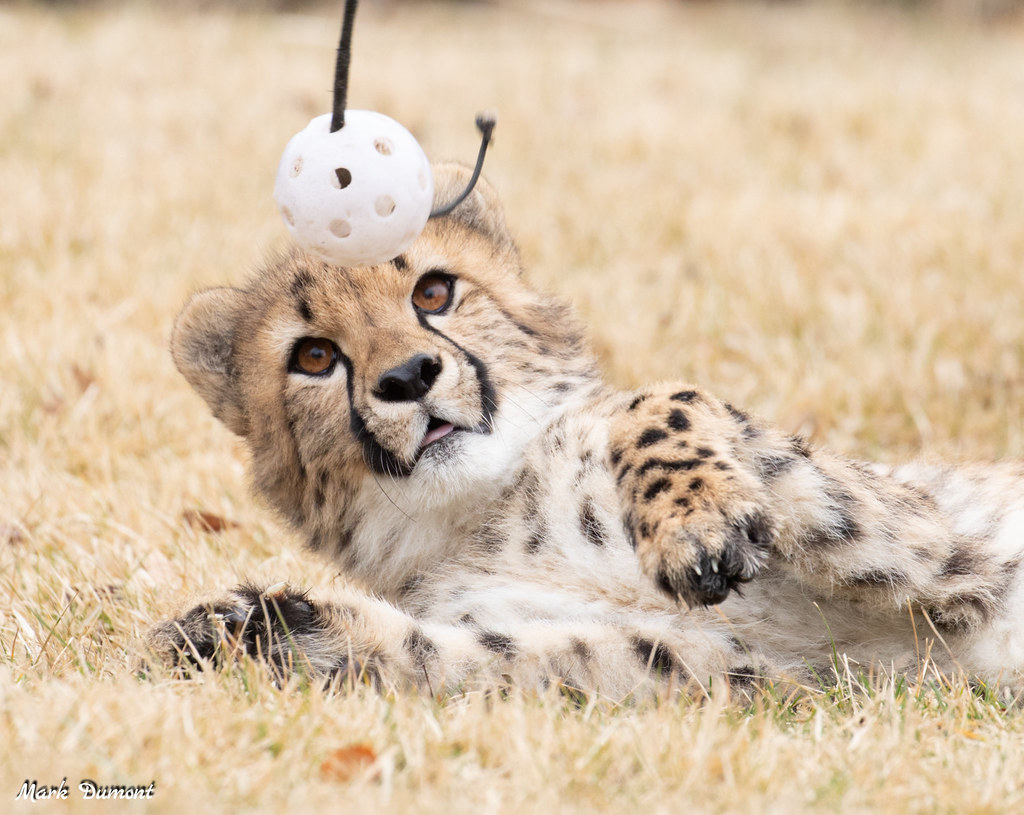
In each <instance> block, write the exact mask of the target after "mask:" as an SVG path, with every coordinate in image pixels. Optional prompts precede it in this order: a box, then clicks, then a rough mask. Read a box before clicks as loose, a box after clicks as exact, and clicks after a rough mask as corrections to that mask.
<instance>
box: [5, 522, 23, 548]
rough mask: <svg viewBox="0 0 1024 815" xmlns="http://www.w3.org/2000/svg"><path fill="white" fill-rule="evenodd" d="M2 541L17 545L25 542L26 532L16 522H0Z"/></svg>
mask: <svg viewBox="0 0 1024 815" xmlns="http://www.w3.org/2000/svg"><path fill="white" fill-rule="evenodd" d="M0 542H2V543H6V544H9V545H10V546H17V545H18V544H19V543H24V542H25V533H24V532H22V531H21V527H19V526H15V525H14V524H0Z"/></svg>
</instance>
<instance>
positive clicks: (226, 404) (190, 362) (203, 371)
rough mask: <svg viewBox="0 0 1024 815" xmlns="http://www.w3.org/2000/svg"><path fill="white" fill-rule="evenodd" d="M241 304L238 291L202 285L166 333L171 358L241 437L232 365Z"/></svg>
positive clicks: (244, 425) (243, 423) (242, 418)
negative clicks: (200, 289) (204, 289)
mask: <svg viewBox="0 0 1024 815" xmlns="http://www.w3.org/2000/svg"><path fill="white" fill-rule="evenodd" d="M243 305H244V295H243V293H242V292H241V291H240V290H238V289H231V288H216V289H207V290H206V291H202V292H199V294H196V295H193V297H192V299H191V300H189V301H188V302H187V303H186V304H185V307H184V308H183V309H182V310H181V313H180V314H179V315H178V319H177V320H176V321H175V323H174V332H173V333H172V334H171V356H172V357H173V358H174V364H175V365H176V366H178V370H179V371H181V373H182V375H183V376H184V377H185V379H187V380H188V383H189V384H190V385H191V386H192V387H193V388H195V389H196V392H197V393H198V394H199V395H200V396H202V397H203V399H205V400H206V403H207V404H208V405H209V406H210V410H212V411H213V415H214V416H216V417H217V418H218V419H220V420H221V421H222V422H224V424H226V425H227V426H228V428H229V429H230V430H231V431H233V432H235V433H237V434H238V435H239V436H244V435H245V434H246V433H247V432H248V420H247V418H246V415H245V411H244V410H243V409H242V405H241V394H240V393H239V390H238V377H237V371H236V369H235V361H234V356H235V329H236V326H237V325H238V321H239V318H240V316H241V313H242V307H243Z"/></svg>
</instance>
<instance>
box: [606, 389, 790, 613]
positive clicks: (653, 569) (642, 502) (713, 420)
mask: <svg viewBox="0 0 1024 815" xmlns="http://www.w3.org/2000/svg"><path fill="white" fill-rule="evenodd" d="M730 411H731V409H730V408H729V407H728V406H726V405H723V404H722V403H721V402H718V401H717V400H715V399H713V398H712V397H710V396H708V395H707V394H703V393H701V392H700V391H697V390H695V389H693V388H690V387H685V386H663V387H659V388H651V389H647V390H644V391H642V392H640V393H639V394H638V395H637V396H636V398H635V399H634V400H633V401H632V403H631V404H630V405H629V407H628V409H627V410H626V411H624V412H623V413H621V414H620V415H619V416H617V417H616V418H615V420H614V421H613V423H612V427H611V431H610V437H609V442H610V444H609V450H610V456H611V463H612V466H613V467H614V469H615V474H616V478H617V480H618V484H619V494H620V496H621V497H622V500H623V515H624V518H625V522H626V527H627V530H628V532H629V533H630V534H631V536H632V541H633V543H634V544H635V546H636V550H637V554H638V556H639V558H640V562H641V565H642V566H643V568H644V570H645V571H646V572H647V573H648V574H649V575H651V576H652V577H653V578H654V580H655V581H656V582H657V584H658V585H659V587H661V588H662V589H663V590H664V591H666V592H667V593H669V594H670V595H672V596H674V597H677V598H678V599H680V600H682V601H684V602H685V603H687V604H688V605H695V604H697V605H708V604H712V603H718V602H721V601H722V600H724V599H725V597H726V596H727V595H728V593H729V591H730V590H732V589H734V588H735V587H736V585H737V584H738V583H742V582H745V581H747V580H750V579H751V578H752V577H754V575H755V574H757V572H758V571H759V570H760V568H761V567H762V565H763V564H764V562H765V560H766V558H767V555H768V549H769V546H770V545H771V543H772V540H773V539H774V537H775V525H774V522H773V519H772V516H771V513H770V511H769V503H770V502H769V496H768V494H767V491H766V489H765V485H764V484H763V483H762V482H761V480H760V479H759V478H757V476H756V475H755V474H754V473H752V472H750V470H749V468H748V467H746V466H745V464H744V463H743V462H742V461H741V460H740V458H739V456H738V448H739V447H740V446H741V445H742V444H743V438H742V429H741V428H740V427H739V426H738V425H737V423H736V421H735V417H734V415H733V414H732V413H731V412H730Z"/></svg>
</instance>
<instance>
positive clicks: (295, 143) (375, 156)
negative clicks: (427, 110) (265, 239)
mask: <svg viewBox="0 0 1024 815" xmlns="http://www.w3.org/2000/svg"><path fill="white" fill-rule="evenodd" d="M274 198H275V200H276V201H277V208H278V210H279V211H280V213H281V217H282V218H284V222H285V225H286V226H287V227H288V230H289V232H291V234H292V237H294V239H295V240H296V242H297V243H298V244H299V245H300V246H302V247H303V248H304V249H306V250H307V251H309V252H311V253H313V254H315V255H317V256H319V257H320V258H322V259H323V260H325V261H327V262H328V263H335V264H338V265H340V266H373V265H375V264H378V263H386V262H387V261H389V260H392V259H393V258H395V257H397V256H398V255H400V254H402V252H404V251H405V250H406V249H408V248H409V246H410V245H411V244H412V242H413V241H414V240H416V237H417V236H418V235H419V234H420V232H422V231H423V227H424V225H426V223H427V218H429V217H430V209H431V206H432V205H433V201H434V178H433V175H432V173H431V172H430V162H429V161H428V160H427V156H426V154H425V153H424V152H423V148H421V147H420V145H419V142H417V141H416V139H415V138H414V137H413V135H412V134H411V133H410V132H409V131H408V130H406V129H405V128H404V127H402V125H400V124H399V123H398V122H396V121H395V120H394V119H391V118H389V117H387V116H384V115H383V114H380V113H375V112H373V111H369V110H346V111H345V126H344V127H342V128H341V129H340V130H337V131H335V132H334V133H331V114H329V113H328V114H325V115H323V116H318V117H316V118H315V119H313V121H311V122H310V123H309V124H308V125H307V126H306V129H305V130H303V131H302V132H300V133H297V134H296V135H295V136H294V137H293V138H292V140H291V141H290V142H288V146H287V147H285V150H284V155H283V156H282V157H281V163H280V165H279V166H278V168H277V180H276V182H275V184H274Z"/></svg>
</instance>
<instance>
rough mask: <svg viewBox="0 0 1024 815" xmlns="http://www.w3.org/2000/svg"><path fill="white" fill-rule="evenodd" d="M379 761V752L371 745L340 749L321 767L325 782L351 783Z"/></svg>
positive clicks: (353, 745) (355, 745) (326, 759)
mask: <svg viewBox="0 0 1024 815" xmlns="http://www.w3.org/2000/svg"><path fill="white" fill-rule="evenodd" d="M376 760H377V752H376V751H375V750H374V749H373V747H372V746H371V745H369V744H350V745H349V746H348V747H339V748H338V749H337V750H335V751H334V752H332V753H331V754H330V755H328V756H327V758H325V759H324V762H323V764H321V765H320V777H321V778H322V779H323V780H324V781H351V780H352V779H353V778H355V776H357V775H359V774H360V773H361V772H363V771H364V770H365V769H366V768H367V767H369V766H370V765H371V764H373V762H375V761H376Z"/></svg>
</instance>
